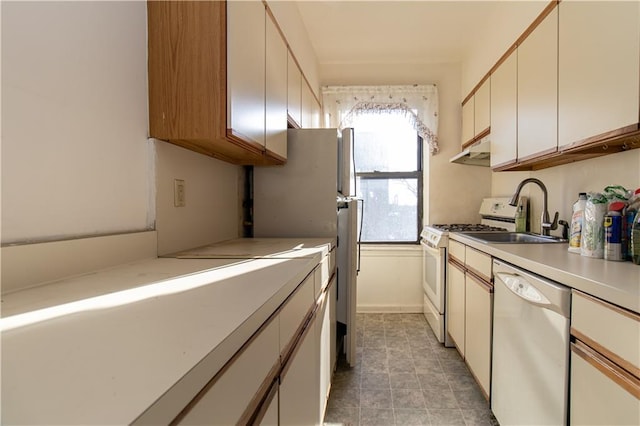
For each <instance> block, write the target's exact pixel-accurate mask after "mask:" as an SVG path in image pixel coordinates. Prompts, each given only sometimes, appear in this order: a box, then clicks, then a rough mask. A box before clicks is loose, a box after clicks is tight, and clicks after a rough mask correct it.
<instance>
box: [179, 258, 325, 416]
mask: <svg viewBox="0 0 640 426" xmlns="http://www.w3.org/2000/svg"><path fill="white" fill-rule="evenodd" d="M335 272H336V271H335V259H334V252H331V253H329V254H328V255H327V256H326V257H325V258H324V259H323V260H322V262H321V263H320V264H319V265H318V266H316V267H315V268H314V270H313V271H312V272H311V273H310V274H308V275H307V276H306V277H305V279H304V280H303V281H302V282H301V283H300V284H298V286H297V287H296V288H295V290H294V291H293V292H292V293H291V294H290V295H289V296H288V297H287V299H286V300H285V302H284V303H282V305H281V306H280V307H278V309H277V310H276V312H274V313H273V315H271V316H270V317H269V319H267V321H265V323H264V324H262V326H261V327H260V328H259V329H258V330H257V331H256V332H255V333H254V334H253V335H252V337H251V338H250V339H249V340H248V341H247V342H245V343H244V345H243V346H242V347H241V348H240V349H239V350H238V352H237V353H236V354H234V355H233V357H232V358H231V359H230V360H229V361H228V362H227V363H226V364H225V365H224V367H223V368H222V369H221V370H220V371H218V372H217V373H216V374H215V375H214V376H213V377H212V378H211V379H210V380H209V382H208V383H207V385H206V386H205V387H204V388H203V389H202V390H201V391H200V392H199V393H198V394H197V395H195V396H194V398H193V399H192V400H191V402H190V403H189V404H188V405H187V406H186V407H185V408H184V409H183V410H182V411H181V413H180V414H179V415H178V417H177V418H176V419H174V420H173V421H172V422H171V423H172V424H181V425H182V424H184V425H191V424H214V425H218V424H219V425H228V424H264V425H302V424H305V425H315V424H322V421H323V419H324V414H325V411H326V406H327V400H328V396H329V390H330V388H331V376H332V374H333V370H334V368H335V362H336V355H335V351H336V345H335V341H336V322H335V321H336V316H335V300H336V299H335V297H336V280H337V275H336V273H335Z"/></svg>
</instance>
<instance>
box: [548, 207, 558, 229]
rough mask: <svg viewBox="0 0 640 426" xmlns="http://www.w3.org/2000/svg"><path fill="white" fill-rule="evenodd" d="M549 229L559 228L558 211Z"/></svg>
mask: <svg viewBox="0 0 640 426" xmlns="http://www.w3.org/2000/svg"><path fill="white" fill-rule="evenodd" d="M549 229H551V230H552V231H553V230H555V229H558V212H556V214H555V215H554V216H553V222H551V224H550V225H549Z"/></svg>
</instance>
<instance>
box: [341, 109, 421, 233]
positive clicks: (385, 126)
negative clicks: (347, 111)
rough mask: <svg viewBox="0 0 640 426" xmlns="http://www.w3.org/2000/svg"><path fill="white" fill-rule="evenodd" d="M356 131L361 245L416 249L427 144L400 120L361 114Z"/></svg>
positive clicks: (391, 115)
mask: <svg viewBox="0 0 640 426" xmlns="http://www.w3.org/2000/svg"><path fill="white" fill-rule="evenodd" d="M351 126H353V128H354V130H355V146H354V157H355V165H356V181H357V195H358V197H359V198H362V199H363V200H364V206H363V209H362V214H363V217H362V229H361V241H362V242H364V243H416V242H418V236H419V232H420V229H421V226H422V224H421V220H422V138H421V137H419V136H418V133H417V132H416V130H415V129H414V128H413V126H412V125H411V123H409V122H408V120H407V119H406V117H404V116H403V115H401V114H397V113H393V112H388V113H379V112H377V113H361V114H358V116H357V117H355V118H354V120H353V122H352V123H351Z"/></svg>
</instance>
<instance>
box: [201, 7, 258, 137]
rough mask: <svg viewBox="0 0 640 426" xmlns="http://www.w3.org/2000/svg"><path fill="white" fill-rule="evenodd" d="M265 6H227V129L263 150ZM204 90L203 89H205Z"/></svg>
mask: <svg viewBox="0 0 640 426" xmlns="http://www.w3.org/2000/svg"><path fill="white" fill-rule="evenodd" d="M265 16H266V10H265V6H264V4H263V3H262V2H261V1H230V2H227V102H228V108H227V127H228V128H229V129H231V132H232V134H233V135H235V136H237V137H239V138H241V139H244V140H248V141H251V142H255V143H257V144H259V145H261V146H264V117H265V97H264V94H265ZM203 90H204V89H203Z"/></svg>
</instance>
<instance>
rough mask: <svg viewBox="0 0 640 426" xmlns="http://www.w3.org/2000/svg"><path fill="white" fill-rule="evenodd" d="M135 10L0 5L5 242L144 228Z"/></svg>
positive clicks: (128, 5)
mask: <svg viewBox="0 0 640 426" xmlns="http://www.w3.org/2000/svg"><path fill="white" fill-rule="evenodd" d="M146 19H147V14H146V6H145V3H144V2H2V243H5V244H6V243H18V242H26V241H43V240H55V239H67V238H74V237H79V236H94V235H100V234H109V233H119V232H131V231H139V230H145V229H150V228H153V222H154V216H155V214H154V211H153V205H152V203H153V196H152V193H153V190H152V185H153V176H152V174H151V173H150V170H152V167H151V162H150V156H149V152H148V145H147V90H146V87H147V72H146V69H147V65H146V54H147V45H146Z"/></svg>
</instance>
